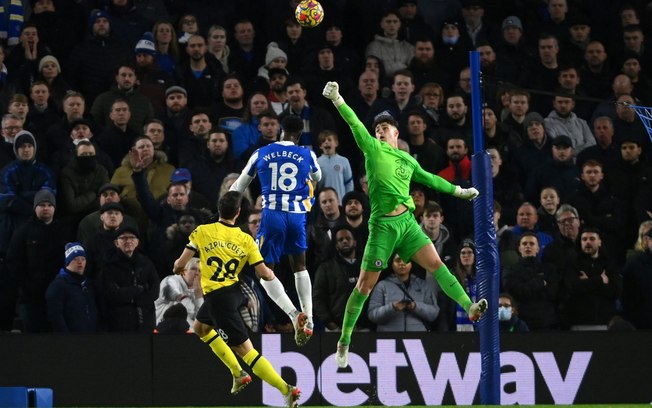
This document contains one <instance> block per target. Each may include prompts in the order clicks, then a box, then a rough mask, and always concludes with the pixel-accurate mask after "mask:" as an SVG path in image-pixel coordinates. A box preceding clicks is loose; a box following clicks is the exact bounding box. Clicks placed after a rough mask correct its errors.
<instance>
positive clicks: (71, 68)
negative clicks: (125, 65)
mask: <svg viewBox="0 0 652 408" xmlns="http://www.w3.org/2000/svg"><path fill="white" fill-rule="evenodd" d="M131 58H133V52H132V51H131V50H130V49H128V48H125V47H123V46H122V45H121V44H119V43H118V42H117V41H114V40H113V38H102V37H90V38H89V39H87V40H86V41H84V42H83V43H81V44H78V45H77V46H76V47H75V48H74V49H73V50H72V51H71V53H70V57H69V58H68V66H67V67H64V69H63V72H64V73H65V74H66V78H67V79H68V82H69V83H70V85H72V86H73V87H74V88H75V89H79V90H80V91H81V92H82V93H83V94H84V97H85V98H86V106H88V107H90V106H92V103H93V101H94V100H95V98H96V97H97V95H99V94H100V93H102V92H104V91H106V90H107V89H109V88H110V87H111V84H112V83H113V81H114V78H115V70H116V69H117V66H118V65H119V64H120V63H121V62H122V61H126V60H128V59H131Z"/></svg>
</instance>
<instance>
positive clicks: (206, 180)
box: [188, 149, 244, 210]
mask: <svg viewBox="0 0 652 408" xmlns="http://www.w3.org/2000/svg"><path fill="white" fill-rule="evenodd" d="M243 167H244V165H243V163H242V162H241V161H240V160H238V159H236V158H235V157H234V156H233V154H231V151H230V150H229V151H227V153H226V156H225V157H224V159H223V160H222V161H221V162H219V163H218V162H216V161H215V160H213V159H212V158H211V157H210V154H209V153H208V151H207V150H206V149H204V152H203V153H202V154H201V156H200V157H199V158H196V159H195V160H193V161H192V162H191V163H188V170H190V174H192V189H193V191H197V192H198V193H201V194H202V195H203V196H205V197H206V198H207V199H208V202H209V203H210V204H211V207H210V208H211V210H217V198H218V194H219V192H220V186H221V185H222V181H223V180H224V177H226V176H227V175H228V174H229V173H240V172H241V171H242V168H243Z"/></svg>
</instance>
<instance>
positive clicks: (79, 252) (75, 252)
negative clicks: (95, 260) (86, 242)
mask: <svg viewBox="0 0 652 408" xmlns="http://www.w3.org/2000/svg"><path fill="white" fill-rule="evenodd" d="M65 253H66V261H65V265H66V266H68V265H70V263H71V262H72V261H73V260H74V259H75V258H77V257H78V256H83V257H84V258H86V251H85V250H84V247H83V246H82V244H80V243H79V242H68V243H67V244H66V252H65Z"/></svg>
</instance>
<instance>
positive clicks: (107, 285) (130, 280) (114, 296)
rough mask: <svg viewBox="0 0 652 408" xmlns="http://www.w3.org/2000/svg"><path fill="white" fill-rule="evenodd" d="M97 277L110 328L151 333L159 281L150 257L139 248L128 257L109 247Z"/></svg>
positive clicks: (154, 321) (117, 330)
mask: <svg viewBox="0 0 652 408" xmlns="http://www.w3.org/2000/svg"><path fill="white" fill-rule="evenodd" d="M100 279H101V282H102V283H101V286H102V292H103V296H104V297H105V299H106V308H107V324H108V329H109V331H112V332H139V333H151V332H152V330H154V327H155V326H156V314H155V312H154V301H155V300H156V298H157V297H158V292H159V283H160V282H159V278H158V274H157V273H156V269H155V268H154V264H152V261H150V260H149V258H147V257H146V256H145V255H143V254H142V253H140V252H138V251H136V252H134V254H133V256H132V257H131V258H129V257H128V256H127V255H125V254H124V253H123V252H122V251H120V250H119V249H117V248H111V249H110V250H109V252H108V253H107V257H106V262H105V264H104V265H103V268H102V273H101V278H100Z"/></svg>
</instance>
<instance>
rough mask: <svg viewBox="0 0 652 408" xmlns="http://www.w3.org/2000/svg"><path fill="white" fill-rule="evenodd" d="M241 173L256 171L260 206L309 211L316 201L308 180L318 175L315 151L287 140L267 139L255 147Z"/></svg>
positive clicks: (316, 179)
mask: <svg viewBox="0 0 652 408" xmlns="http://www.w3.org/2000/svg"><path fill="white" fill-rule="evenodd" d="M242 173H243V174H246V175H247V176H248V177H250V178H253V177H254V176H255V175H256V173H258V177H259V178H260V185H261V187H262V195H263V208H266V209H268V210H278V211H285V212H291V213H306V212H308V211H310V209H311V208H312V206H313V204H314V202H315V194H314V189H313V186H312V184H311V182H310V181H311V180H314V181H315V182H316V181H319V179H320V178H321V169H320V168H319V164H318V163H317V157H316V156H315V153H313V152H312V150H310V149H308V148H306V147H302V146H297V145H295V144H294V143H292V142H288V141H281V142H274V143H270V144H268V145H267V146H264V147H261V148H260V149H258V150H256V151H255V152H254V153H253V154H252V155H251V158H250V159H249V161H248V162H247V165H246V166H245V168H244V169H243V170H242ZM232 189H233V188H232Z"/></svg>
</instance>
